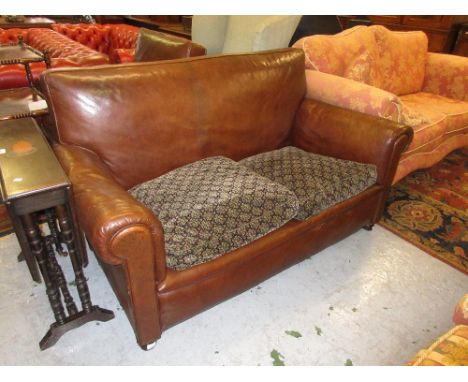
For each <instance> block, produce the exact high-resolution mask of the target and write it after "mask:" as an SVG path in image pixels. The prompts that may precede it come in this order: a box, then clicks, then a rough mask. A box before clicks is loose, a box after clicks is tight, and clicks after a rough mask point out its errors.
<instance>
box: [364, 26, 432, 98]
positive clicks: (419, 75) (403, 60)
mask: <svg viewBox="0 0 468 382" xmlns="http://www.w3.org/2000/svg"><path fill="white" fill-rule="evenodd" d="M368 29H369V30H370V31H372V32H373V33H374V36H375V40H376V42H377V45H378V48H379V49H378V50H379V69H380V72H381V75H382V83H381V86H380V88H382V89H383V90H386V91H389V92H391V93H394V94H396V95H403V94H409V93H417V92H419V91H421V88H422V85H423V81H424V73H425V70H426V60H427V44H428V42H427V36H426V34H425V33H424V32H419V31H414V32H393V31H390V30H388V29H387V28H385V27H383V26H380V25H374V26H371V27H369V28H368Z"/></svg>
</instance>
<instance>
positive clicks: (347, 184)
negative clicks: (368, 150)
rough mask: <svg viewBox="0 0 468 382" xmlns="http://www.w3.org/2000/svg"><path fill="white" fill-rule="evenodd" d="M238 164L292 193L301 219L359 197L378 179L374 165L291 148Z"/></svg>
mask: <svg viewBox="0 0 468 382" xmlns="http://www.w3.org/2000/svg"><path fill="white" fill-rule="evenodd" d="M239 163H241V164H243V165H244V166H247V167H249V168H251V169H252V170H254V171H255V172H257V173H258V174H260V175H262V176H264V177H266V178H268V179H271V180H272V181H274V182H277V183H279V184H282V185H284V186H286V187H287V188H289V189H290V190H292V191H294V193H295V194H296V196H297V198H298V199H299V212H298V214H297V216H296V219H300V220H305V219H307V218H308V217H310V216H312V215H316V214H318V213H320V212H321V211H323V210H325V209H327V208H329V207H331V206H333V205H335V204H337V203H339V202H342V201H343V200H346V199H349V198H351V197H352V196H355V195H357V194H359V193H360V192H362V191H364V190H365V189H366V188H368V187H370V186H371V185H373V184H375V182H376V180H377V168H376V167H375V166H374V165H368V164H361V163H356V162H351V161H346V160H340V159H336V158H330V157H325V156H322V155H317V154H312V153H308V152H306V151H304V150H301V149H298V148H296V147H292V146H288V147H284V148H282V149H280V150H274V151H270V152H266V153H262V154H258V155H254V156H251V157H249V158H245V159H243V160H241V161H240V162H239Z"/></svg>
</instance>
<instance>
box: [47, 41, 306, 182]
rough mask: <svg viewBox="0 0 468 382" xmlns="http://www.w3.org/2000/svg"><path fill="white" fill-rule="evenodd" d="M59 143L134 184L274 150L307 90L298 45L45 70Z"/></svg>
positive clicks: (54, 135)
mask: <svg viewBox="0 0 468 382" xmlns="http://www.w3.org/2000/svg"><path fill="white" fill-rule="evenodd" d="M41 81H42V88H43V89H44V92H45V93H46V96H47V98H48V102H49V107H50V111H51V116H52V118H53V120H54V124H55V127H56V130H54V131H52V132H51V135H52V136H53V137H54V138H55V139H56V140H57V141H59V142H63V143H67V144H71V145H77V146H80V147H83V148H86V149H88V150H91V151H93V152H94V153H96V154H97V155H98V156H99V157H100V158H101V159H102V160H103V162H104V163H106V164H107V165H108V167H109V169H110V170H111V171H112V173H113V175H114V177H115V179H116V180H117V181H118V182H119V183H120V184H122V185H123V186H124V187H126V188H127V189H128V188H130V187H132V186H133V185H135V184H138V183H141V182H144V181H146V180H149V179H153V178H156V177H157V176H160V175H162V174H164V173H166V172H168V171H170V170H172V169H174V168H176V167H180V166H183V165H185V164H187V163H191V162H195V161H197V160H199V159H202V158H206V157H209V156H216V155H223V156H226V157H229V158H231V159H234V160H239V159H242V158H244V157H247V156H250V155H253V154H256V153H259V152H262V151H269V150H274V149H277V148H278V147H279V146H281V145H282V144H283V143H284V141H285V140H286V139H287V138H288V136H289V133H290V130H291V127H292V123H293V118H294V116H295V113H296V110H297V108H298V106H299V103H300V102H301V101H302V99H303V97H304V94H305V71H304V55H303V53H302V51H300V50H297V49H281V50H277V51H267V52H261V53H250V54H241V55H225V56H217V57H197V58H187V59H181V60H172V61H155V62H149V63H133V64H124V65H106V66H99V67H94V68H76V69H60V70H53V71H48V72H46V73H44V75H43V76H42V77H41Z"/></svg>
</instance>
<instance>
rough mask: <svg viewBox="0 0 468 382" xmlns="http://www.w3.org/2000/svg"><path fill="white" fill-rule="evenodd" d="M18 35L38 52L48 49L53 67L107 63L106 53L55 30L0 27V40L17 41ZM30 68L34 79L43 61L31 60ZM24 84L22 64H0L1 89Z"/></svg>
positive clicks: (43, 68) (41, 67) (39, 71)
mask: <svg viewBox="0 0 468 382" xmlns="http://www.w3.org/2000/svg"><path fill="white" fill-rule="evenodd" d="M19 36H21V37H22V38H23V41H24V42H25V43H27V44H28V45H30V46H31V47H33V48H35V49H37V50H39V51H41V52H44V51H47V52H48V53H49V57H50V58H51V66H52V67H53V68H58V67H64V66H69V67H76V66H89V65H102V64H107V63H109V58H108V56H107V55H105V54H102V53H99V52H97V51H95V50H93V49H91V48H89V47H87V46H85V45H82V44H80V43H78V42H76V41H73V40H71V39H69V38H68V37H66V36H64V35H62V34H60V33H58V32H55V31H53V30H51V29H46V28H30V29H7V30H0V43H2V44H8V43H17V42H18V39H19ZM30 67H31V71H32V74H33V78H34V79H37V78H38V77H39V74H41V73H42V72H43V71H44V70H45V69H46V66H45V64H44V63H42V62H41V63H32V64H31V65H30ZM23 86H28V81H27V78H26V73H25V70H24V67H23V65H2V66H0V89H9V88H17V87H23Z"/></svg>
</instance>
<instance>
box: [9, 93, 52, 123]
mask: <svg viewBox="0 0 468 382" xmlns="http://www.w3.org/2000/svg"><path fill="white" fill-rule="evenodd" d="M35 101H43V102H45V101H44V99H43V98H42V97H41V95H40V94H39V93H37V92H36V91H33V90H32V89H30V88H16V89H7V90H0V106H1V108H0V110H1V111H0V121H5V120H9V119H17V118H27V117H39V116H41V115H45V114H47V107H43V108H41V109H39V110H34V111H31V110H30V109H29V104H30V103H31V102H35Z"/></svg>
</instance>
